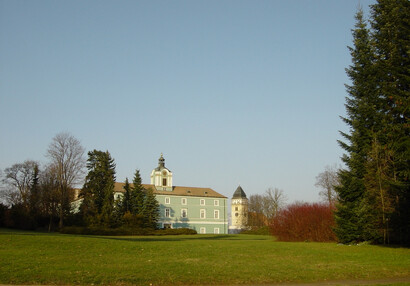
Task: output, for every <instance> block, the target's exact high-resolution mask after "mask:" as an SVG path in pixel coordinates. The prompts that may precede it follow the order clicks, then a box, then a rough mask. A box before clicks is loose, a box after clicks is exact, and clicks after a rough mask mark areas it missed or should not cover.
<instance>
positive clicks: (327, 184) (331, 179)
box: [315, 165, 340, 204]
mask: <svg viewBox="0 0 410 286" xmlns="http://www.w3.org/2000/svg"><path fill="white" fill-rule="evenodd" d="M338 170H339V168H338V167H337V166H336V165H332V166H329V165H327V166H326V167H325V170H324V171H323V172H322V173H320V174H319V175H317V176H316V183H315V186H316V187H319V188H321V189H322V190H321V191H320V192H319V196H320V197H321V198H322V199H323V200H324V201H326V202H328V203H329V204H334V203H335V202H336V200H337V193H336V191H335V186H338V185H339V184H340V181H339V176H338V175H337V173H338Z"/></svg>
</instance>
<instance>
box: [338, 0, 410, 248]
mask: <svg viewBox="0 0 410 286" xmlns="http://www.w3.org/2000/svg"><path fill="white" fill-rule="evenodd" d="M409 9H410V2H409V1H407V0H394V1H393V0H378V2H377V3H376V4H375V5H372V6H371V11H372V14H371V19H370V23H371V28H372V29H371V30H370V31H369V30H368V29H367V27H366V25H365V23H364V21H363V13H362V11H359V12H358V13H357V16H356V19H357V23H356V27H355V29H354V30H353V37H354V48H351V49H350V51H351V55H352V61H353V64H352V65H351V66H350V67H349V69H347V74H348V76H349V77H350V79H351V81H352V85H351V86H347V91H348V93H349V96H348V97H347V98H346V111H347V117H346V118H343V120H344V121H345V123H346V124H347V125H348V126H349V127H350V130H349V133H348V134H346V133H342V136H343V137H344V138H345V139H346V140H347V141H348V142H347V143H346V142H339V143H340V144H341V146H342V147H343V148H344V149H345V151H346V152H347V154H346V155H345V156H344V157H343V158H342V159H343V161H344V162H345V163H346V169H345V170H342V171H341V172H340V173H339V177H340V180H341V185H340V186H339V187H338V188H337V191H338V194H339V203H338V206H337V211H336V213H335V214H336V222H337V228H336V233H337V236H338V238H339V240H340V241H342V242H352V241H362V240H371V241H374V242H377V241H383V242H384V243H388V242H389V238H390V237H391V235H390V233H391V234H392V238H393V240H394V241H395V242H401V243H404V242H408V241H409V240H410V221H409V219H408V218H409V216H410V205H409V202H410V198H409V196H410V184H409V172H410V166H409V164H410V161H409V160H408V158H410V153H409V152H410V151H409V147H410V136H409V135H410V134H409V128H410V125H409V98H410V96H409V95H410V94H409V79H410V74H409V46H410V43H409V35H410V30H409V29H410V28H409V27H410V25H409V22H410V21H409V15H410V10H409Z"/></svg>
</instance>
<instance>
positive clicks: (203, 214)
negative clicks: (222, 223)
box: [165, 208, 219, 219]
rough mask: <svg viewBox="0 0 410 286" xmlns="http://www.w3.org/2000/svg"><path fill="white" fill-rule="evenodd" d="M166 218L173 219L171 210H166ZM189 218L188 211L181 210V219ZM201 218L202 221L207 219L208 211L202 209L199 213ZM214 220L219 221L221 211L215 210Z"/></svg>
mask: <svg viewBox="0 0 410 286" xmlns="http://www.w3.org/2000/svg"><path fill="white" fill-rule="evenodd" d="M165 217H171V209H170V208H165ZM187 217H188V209H181V218H187ZM199 217H200V218H201V219H206V210H205V209H201V210H200V211H199ZM214 219H219V210H214Z"/></svg>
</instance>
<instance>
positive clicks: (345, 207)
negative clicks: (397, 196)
mask: <svg viewBox="0 0 410 286" xmlns="http://www.w3.org/2000/svg"><path fill="white" fill-rule="evenodd" d="M352 33H353V39H354V40H353V43H354V47H353V48H352V47H349V50H350V53H351V56H352V65H351V66H350V67H349V68H348V69H346V72H347V74H348V76H349V78H350V79H351V82H352V83H351V85H350V86H349V85H346V88H347V92H348V94H349V96H348V97H347V98H346V104H345V106H346V113H347V117H344V118H342V119H343V121H344V122H345V123H346V124H347V125H348V126H349V128H350V132H349V133H344V132H341V134H342V136H343V137H344V138H345V139H346V140H347V141H348V142H347V143H346V142H343V141H339V144H340V145H341V147H342V148H343V149H345V151H346V152H347V154H345V155H344V156H343V157H342V160H343V161H344V163H345V164H346V169H345V170H341V171H340V172H339V177H340V186H338V187H336V191H337V192H338V198H339V203H338V205H337V210H336V212H335V218H336V222H337V227H336V230H335V231H336V234H337V236H338V239H339V241H341V242H351V241H360V240H363V239H364V237H363V235H362V231H361V230H362V229H363V227H364V224H365V223H366V222H365V221H363V220H361V219H360V218H361V215H360V209H361V204H362V199H363V194H364V192H365V185H364V180H363V179H364V175H365V172H366V171H365V163H366V160H367V154H368V152H369V150H370V149H371V132H372V131H373V132H374V131H377V130H378V128H379V126H380V121H381V118H380V116H379V115H378V110H379V109H380V102H379V99H378V97H377V93H376V87H377V86H376V78H375V69H374V51H373V49H372V45H371V39H370V36H369V30H368V28H367V25H366V23H365V21H364V19H363V11H362V10H361V9H360V10H359V11H358V12H357V14H356V25H355V29H354V30H353V31H352Z"/></svg>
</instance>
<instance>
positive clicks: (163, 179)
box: [162, 178, 167, 186]
mask: <svg viewBox="0 0 410 286" xmlns="http://www.w3.org/2000/svg"><path fill="white" fill-rule="evenodd" d="M162 185H163V186H166V185H167V178H162Z"/></svg>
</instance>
